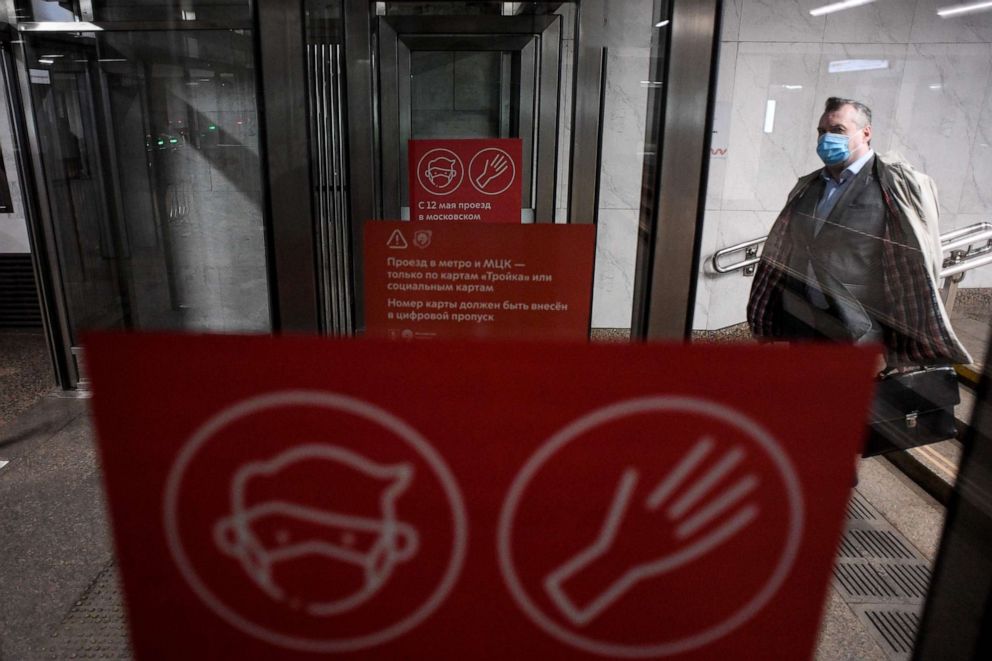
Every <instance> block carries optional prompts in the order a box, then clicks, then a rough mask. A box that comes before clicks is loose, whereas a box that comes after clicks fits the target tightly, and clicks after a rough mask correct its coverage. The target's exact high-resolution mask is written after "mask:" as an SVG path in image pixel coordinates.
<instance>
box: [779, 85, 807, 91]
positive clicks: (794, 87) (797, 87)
mask: <svg viewBox="0 0 992 661" xmlns="http://www.w3.org/2000/svg"><path fill="white" fill-rule="evenodd" d="M782 87H784V88H785V89H787V90H801V89H802V88H803V86H802V85H782Z"/></svg>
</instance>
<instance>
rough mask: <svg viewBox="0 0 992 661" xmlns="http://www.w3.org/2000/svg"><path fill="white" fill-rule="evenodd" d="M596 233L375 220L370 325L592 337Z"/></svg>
mask: <svg viewBox="0 0 992 661" xmlns="http://www.w3.org/2000/svg"><path fill="white" fill-rule="evenodd" d="M595 231H596V230H595V227H594V226H592V225H467V224H464V223H437V224H434V225H430V226H426V225H424V224H420V223H417V224H414V223H399V222H382V221H370V222H368V223H366V224H365V325H366V332H367V333H369V334H372V335H380V336H387V337H390V338H394V339H396V338H403V339H415V338H432V337H508V338H512V337H516V338H529V339H555V338H557V339H576V340H581V339H584V338H586V337H588V335H589V310H590V305H591V298H592V268H593V257H594V251H595V236H596V235H595Z"/></svg>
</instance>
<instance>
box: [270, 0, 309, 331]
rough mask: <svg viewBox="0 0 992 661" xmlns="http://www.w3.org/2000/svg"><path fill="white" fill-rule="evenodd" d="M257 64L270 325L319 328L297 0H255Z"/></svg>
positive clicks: (303, 63) (301, 32)
mask: <svg viewBox="0 0 992 661" xmlns="http://www.w3.org/2000/svg"><path fill="white" fill-rule="evenodd" d="M256 8H257V9H256V20H257V25H256V34H257V35H258V48H259V55H260V61H261V62H260V63H261V88H262V110H263V112H262V113H261V125H262V127H263V131H264V140H265V143H264V144H265V158H264V159H263V163H265V168H264V174H265V196H266V203H267V207H268V211H269V222H270V236H271V240H272V243H271V252H270V257H269V260H270V265H272V266H274V268H272V269H271V271H272V272H274V273H276V274H277V277H276V281H275V288H274V289H275V292H274V296H273V298H274V303H275V306H274V310H273V315H272V316H273V322H274V324H273V326H274V329H275V330H277V331H311V332H316V331H318V330H319V306H318V300H317V282H316V272H317V270H316V261H315V250H316V246H315V242H314V227H313V208H312V203H311V191H312V186H311V172H310V143H309V132H308V125H307V106H308V102H307V80H306V64H307V60H306V53H305V44H306V39H305V32H304V25H303V6H302V3H301V2H286V1H285V0H257V2H256Z"/></svg>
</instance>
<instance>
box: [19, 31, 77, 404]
mask: <svg viewBox="0 0 992 661" xmlns="http://www.w3.org/2000/svg"><path fill="white" fill-rule="evenodd" d="M5 36H6V35H5ZM9 58H10V59H9V61H8V59H7V58H3V64H4V67H5V69H6V70H5V72H4V74H5V76H4V78H5V80H6V85H7V91H8V96H9V98H8V102H9V103H11V112H12V114H14V115H15V121H14V122H12V123H11V126H12V127H13V128H14V131H15V135H14V139H15V141H16V142H17V144H18V146H19V149H18V150H17V151H18V153H17V162H18V167H19V169H20V171H21V175H22V176H21V181H22V182H23V184H22V186H23V189H22V190H23V192H24V203H25V220H27V224H28V237H29V240H30V244H31V255H32V258H33V260H34V263H35V275H36V277H37V282H38V288H39V294H40V297H41V303H42V306H41V307H42V320H43V323H44V324H45V335H46V339H47V341H48V345H49V349H50V355H51V356H52V363H53V367H54V370H55V377H56V379H57V381H58V383H59V385H60V386H61V387H62V388H63V389H64V390H71V389H73V388H75V387H76V384H77V383H78V381H79V373H78V372H77V370H76V362H75V359H74V358H73V356H72V333H71V331H70V330H69V311H68V309H67V307H66V304H65V294H64V291H63V290H62V281H63V280H62V266H61V262H60V261H59V256H58V247H57V246H56V244H55V232H54V227H53V221H52V211H51V207H50V202H49V197H48V189H47V186H46V184H45V171H44V167H43V165H42V159H41V144H40V141H39V137H38V128H37V126H36V124H35V119H34V100H33V99H32V97H31V83H30V81H29V80H28V77H27V75H26V72H27V65H26V62H25V53H24V48H23V47H21V48H17V49H16V52H15V50H14V49H11V50H10V51H9ZM22 72H23V73H22ZM11 77H13V80H11ZM15 103H16V105H14V104H15ZM18 111H19V112H18ZM25 143H26V144H25ZM22 154H23V155H24V156H25V157H23V158H22Z"/></svg>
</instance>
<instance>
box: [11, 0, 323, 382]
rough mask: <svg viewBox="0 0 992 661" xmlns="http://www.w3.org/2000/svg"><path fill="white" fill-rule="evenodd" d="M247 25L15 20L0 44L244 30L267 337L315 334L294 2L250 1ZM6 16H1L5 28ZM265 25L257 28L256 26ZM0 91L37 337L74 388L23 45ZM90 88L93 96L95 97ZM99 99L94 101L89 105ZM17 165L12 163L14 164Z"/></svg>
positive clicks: (76, 373)
mask: <svg viewBox="0 0 992 661" xmlns="http://www.w3.org/2000/svg"><path fill="white" fill-rule="evenodd" d="M252 6H253V14H252V19H251V20H240V19H239V20H232V21H229V22H216V21H197V20H192V21H106V22H105V21H89V20H85V19H87V18H92V17H91V16H88V15H83V16H81V18H82V19H84V20H79V21H75V22H43V23H39V22H28V21H21V22H14V21H12V22H11V23H8V24H4V26H3V29H4V36H3V38H4V39H5V45H8V46H9V44H10V43H11V42H14V43H19V42H20V39H19V38H13V37H14V36H15V35H20V34H23V33H44V32H56V33H78V32H111V31H163V32H166V31H177V30H178V31H189V30H251V31H252V34H253V36H254V37H255V39H254V43H255V61H256V90H257V96H256V99H257V106H258V112H259V118H260V144H259V150H260V163H261V169H262V172H261V175H262V189H263V202H262V205H263V206H262V208H263V218H264V228H265V234H266V262H267V277H268V284H269V311H270V320H271V324H272V329H273V331H274V332H280V331H303V332H316V331H318V330H319V326H320V312H319V303H318V297H317V274H316V267H315V249H316V247H315V238H314V228H313V217H312V213H311V211H312V210H311V193H312V189H311V186H310V181H311V174H310V154H309V136H308V124H307V98H308V97H307V89H306V68H305V67H306V61H305V39H304V30H303V6H302V2H283V1H281V0H255V1H254V2H253V3H252ZM13 16H14V15H13V13H8V15H7V16H6V18H7V19H8V20H9V19H11V18H12V17H13ZM263 25H264V26H265V27H264V29H262V26H263ZM3 66H4V73H5V76H6V78H5V80H6V83H5V84H6V86H7V90H8V95H9V99H10V103H11V108H12V114H13V115H14V121H13V122H12V126H13V127H14V132H15V136H14V138H15V140H16V141H17V144H18V145H19V149H18V152H19V154H18V158H19V159H20V155H21V154H25V155H30V158H29V159H25V160H28V161H29V163H23V164H21V165H20V168H21V170H22V173H21V174H22V181H23V182H24V183H23V186H24V192H25V195H24V201H25V202H24V203H25V207H26V209H25V211H26V214H25V215H26V217H27V220H28V232H29V237H30V241H31V249H32V255H34V264H35V272H36V277H37V282H38V288H39V295H40V298H41V308H42V314H43V321H44V324H45V330H46V336H47V339H48V343H49V347H50V350H51V354H52V360H53V365H54V367H55V376H56V381H57V383H58V385H60V386H61V387H62V388H63V389H65V390H72V389H75V388H77V387H80V386H81V385H85V384H84V383H82V382H81V378H82V370H81V361H82V352H81V350H80V348H79V347H78V346H73V343H72V334H71V331H70V322H69V314H68V308H67V306H66V302H65V298H64V297H65V292H64V290H63V289H62V286H61V282H62V268H61V265H60V259H59V257H58V249H57V246H56V244H55V238H54V226H53V222H54V221H53V217H52V211H51V208H50V202H49V196H48V191H47V185H46V180H45V173H44V169H43V165H42V159H41V145H40V142H39V134H38V126H37V124H36V119H35V108H34V104H33V101H32V98H31V87H30V86H31V82H30V80H29V79H28V74H27V62H26V54H25V51H24V48H23V47H18V48H6V49H5V57H4V58H3ZM97 91H98V90H95V91H94V93H96V92H97ZM96 101H98V102H99V101H101V99H96ZM19 162H20V161H19Z"/></svg>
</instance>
